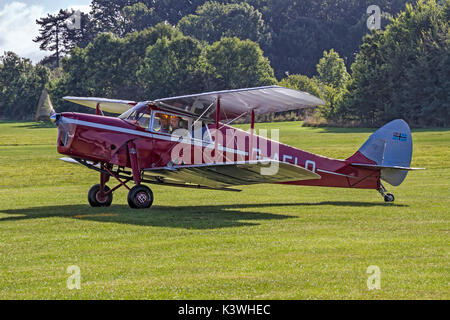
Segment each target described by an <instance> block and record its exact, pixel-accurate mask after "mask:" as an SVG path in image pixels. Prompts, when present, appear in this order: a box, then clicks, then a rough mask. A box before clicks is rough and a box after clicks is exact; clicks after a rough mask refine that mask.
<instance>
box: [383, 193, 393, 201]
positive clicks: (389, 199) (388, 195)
mask: <svg viewBox="0 0 450 320" xmlns="http://www.w3.org/2000/svg"><path fill="white" fill-rule="evenodd" d="M384 201H385V202H394V201H395V197H394V195H393V194H392V193H388V194H386V195H385V196H384Z"/></svg>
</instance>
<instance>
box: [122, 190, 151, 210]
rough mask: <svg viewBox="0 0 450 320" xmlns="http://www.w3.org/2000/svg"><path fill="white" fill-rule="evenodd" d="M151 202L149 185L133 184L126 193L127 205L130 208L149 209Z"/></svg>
mask: <svg viewBox="0 0 450 320" xmlns="http://www.w3.org/2000/svg"><path fill="white" fill-rule="evenodd" d="M152 204H153V192H152V190H150V188H149V187H146V186H142V185H138V186H134V187H133V188H132V189H131V190H130V192H129V193H128V205H129V206H130V208H132V209H149V208H150V207H151V206H152Z"/></svg>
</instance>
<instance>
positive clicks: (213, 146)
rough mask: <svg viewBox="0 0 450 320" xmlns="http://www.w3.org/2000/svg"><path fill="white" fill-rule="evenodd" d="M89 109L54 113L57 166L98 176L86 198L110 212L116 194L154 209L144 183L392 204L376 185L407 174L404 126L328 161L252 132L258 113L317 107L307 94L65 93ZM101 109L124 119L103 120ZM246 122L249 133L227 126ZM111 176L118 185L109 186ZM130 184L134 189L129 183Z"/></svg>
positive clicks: (276, 90)
mask: <svg viewBox="0 0 450 320" xmlns="http://www.w3.org/2000/svg"><path fill="white" fill-rule="evenodd" d="M64 99H66V100H68V101H71V102H74V103H77V104H80V105H84V106H87V107H91V108H95V109H96V115H90V114H83V113H61V114H54V115H53V116H52V117H51V119H52V121H53V122H54V123H56V124H57V126H58V141H57V143H58V152H59V153H61V154H63V155H65V156H68V158H63V159H61V160H64V161H67V162H71V163H76V164H81V165H84V166H85V167H87V168H89V169H92V170H95V171H97V172H99V173H100V183H99V184H97V185H95V186H93V187H92V188H91V190H90V191H89V194H88V200H89V203H90V205H91V206H93V207H102V206H103V207H105V206H110V205H111V203H112V200H113V192H114V191H116V190H117V189H119V188H120V187H122V186H123V187H125V188H127V189H128V190H129V194H128V203H129V205H130V207H131V208H136V209H144V208H150V207H151V205H152V204H153V193H152V191H151V190H150V188H148V187H147V186H145V185H143V184H144V183H145V184H156V185H165V186H174V187H185V188H196V189H211V190H225V191H240V190H236V189H235V187H236V186H244V185H253V184H263V183H279V184H288V185H297V186H322V187H339V188H359V189H374V190H378V191H379V192H380V193H381V194H382V195H383V197H384V200H385V201H386V202H392V201H394V196H393V195H392V194H389V193H387V191H386V189H385V187H384V186H383V184H382V182H381V180H384V181H386V182H388V183H390V184H391V185H394V186H398V185H400V184H401V183H402V182H403V181H404V179H405V178H406V175H407V173H408V171H410V170H414V169H413V168H410V164H411V157H412V137H411V131H410V129H409V126H408V125H407V124H406V122H404V121H403V120H395V121H392V122H390V123H389V124H387V125H385V126H384V127H382V128H381V129H379V130H378V131H377V132H375V133H374V134H373V135H372V136H371V137H370V138H369V140H368V141H367V142H366V143H365V144H364V145H363V146H362V147H361V148H360V149H359V151H357V152H356V153H355V154H354V155H353V156H351V157H350V158H348V159H345V160H337V159H330V158H327V157H323V156H320V155H315V154H312V153H309V152H306V151H302V150H300V149H297V148H294V147H290V146H288V145H285V144H281V143H279V142H277V141H274V140H273V139H269V138H267V137H265V135H267V134H265V135H261V134H260V135H256V133H255V130H254V128H255V127H254V126H255V116H256V115H261V114H266V113H271V112H282V111H289V110H298V109H301V108H309V107H314V106H318V105H322V104H323V103H324V102H323V101H322V100H320V99H318V98H317V97H314V96H312V95H311V94H308V93H305V92H300V91H297V90H293V89H288V88H283V87H279V86H270V87H260V88H251V89H240V90H228V91H218V92H210V93H203V94H197V95H189V96H180V97H173V98H166V99H159V100H155V101H145V102H139V103H137V102H134V101H123V100H111V99H102V98H80V97H65V98H64ZM103 112H109V113H115V114H121V115H120V116H119V117H117V118H115V117H108V116H104V115H103ZM245 116H250V117H251V119H252V121H251V130H250V132H246V131H243V130H240V129H237V128H234V127H232V126H231V123H233V121H236V120H237V119H239V118H242V117H245ZM111 178H113V179H115V180H117V181H118V184H117V186H115V187H113V188H110V187H108V186H107V183H108V182H109V181H110V179H111ZM129 183H134V186H133V187H129V186H128V184H129Z"/></svg>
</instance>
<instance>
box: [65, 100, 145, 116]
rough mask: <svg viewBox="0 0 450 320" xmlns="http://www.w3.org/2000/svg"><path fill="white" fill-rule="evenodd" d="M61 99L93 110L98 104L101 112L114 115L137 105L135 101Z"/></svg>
mask: <svg viewBox="0 0 450 320" xmlns="http://www.w3.org/2000/svg"><path fill="white" fill-rule="evenodd" d="M63 99H64V100H67V101H70V102H73V103H76V104H80V105H82V106H86V107H89V108H93V109H95V108H97V104H100V107H101V109H102V110H103V111H105V112H110V113H116V114H122V113H124V112H125V111H127V110H129V109H130V108H132V107H134V106H135V105H136V104H137V103H136V102H135V101H126V100H114V99H104V98H82V97H64V98H63Z"/></svg>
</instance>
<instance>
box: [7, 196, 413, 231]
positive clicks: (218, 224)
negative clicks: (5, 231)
mask: <svg viewBox="0 0 450 320" xmlns="http://www.w3.org/2000/svg"><path fill="white" fill-rule="evenodd" d="M330 205H332V206H344V207H361V208H364V207H375V206H380V207H381V206H384V207H386V206H389V207H404V205H394V204H390V205H386V204H384V203H364V202H320V203H273V204H240V205H211V206H181V207H169V206H154V207H152V209H151V210H142V211H140V210H131V209H130V208H129V207H128V206H125V205H113V206H112V207H110V208H90V207H89V206H86V205H69V206H49V207H37V208H25V209H16V210H1V211H0V213H4V214H7V215H10V216H9V217H5V218H0V223H1V222H5V221H19V220H28V219H42V218H52V217H63V218H64V217H65V218H71V219H78V220H89V221H97V222H106V223H119V224H130V225H138V226H153V227H169V228H183V229H218V228H228V227H243V226H254V225H259V223H258V221H260V220H283V219H292V218H296V217H297V216H294V215H290V216H289V215H284V214H272V213H266V212H254V211H251V212H245V211H242V210H245V209H255V208H273V207H280V208H281V207H286V210H285V212H286V213H289V209H288V208H289V207H302V206H330ZM14 215H17V216H14Z"/></svg>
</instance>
